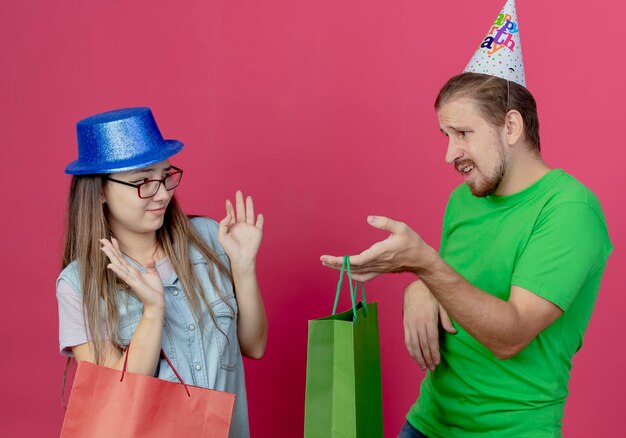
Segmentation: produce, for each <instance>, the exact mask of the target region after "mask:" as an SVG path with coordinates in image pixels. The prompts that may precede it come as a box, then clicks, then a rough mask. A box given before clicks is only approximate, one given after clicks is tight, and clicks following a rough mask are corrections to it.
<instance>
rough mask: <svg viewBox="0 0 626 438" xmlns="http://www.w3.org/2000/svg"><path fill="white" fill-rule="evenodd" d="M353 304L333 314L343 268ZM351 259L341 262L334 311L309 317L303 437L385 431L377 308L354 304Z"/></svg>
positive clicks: (362, 435) (348, 437)
mask: <svg viewBox="0 0 626 438" xmlns="http://www.w3.org/2000/svg"><path fill="white" fill-rule="evenodd" d="M345 270H347V272H348V280H349V283H350V296H351V299H352V309H350V310H348V311H346V312H343V313H335V312H336V310H337V302H338V299H339V293H340V291H341V283H342V279H343V275H344V271H345ZM357 289H358V284H355V285H354V286H353V284H352V276H351V273H350V261H349V258H348V257H347V256H346V257H345V258H344V262H343V265H342V267H341V274H340V277H339V283H338V285H337V294H336V296H335V305H334V307H333V313H332V315H331V316H327V317H325V318H320V319H314V320H311V321H309V342H308V352H307V365H306V400H305V417H304V436H305V438H339V437H342V438H343V437H346V438H352V437H357V438H365V437H374V438H379V437H382V436H383V415H382V390H381V380H380V342H379V339H378V308H377V305H376V303H369V304H368V303H367V302H366V299H365V288H364V287H363V284H362V283H361V294H362V297H363V301H360V302H358V303H356V294H357V292H358V290H357Z"/></svg>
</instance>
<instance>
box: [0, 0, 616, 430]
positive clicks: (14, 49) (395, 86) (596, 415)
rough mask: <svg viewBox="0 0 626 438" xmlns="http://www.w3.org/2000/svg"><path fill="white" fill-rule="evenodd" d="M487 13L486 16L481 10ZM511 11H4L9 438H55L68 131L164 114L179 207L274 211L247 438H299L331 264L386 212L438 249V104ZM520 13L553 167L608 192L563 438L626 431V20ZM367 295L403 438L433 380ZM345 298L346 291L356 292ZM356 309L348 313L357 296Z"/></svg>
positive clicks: (70, 149) (293, 5) (85, 7)
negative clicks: (422, 386)
mask: <svg viewBox="0 0 626 438" xmlns="http://www.w3.org/2000/svg"><path fill="white" fill-rule="evenodd" d="M477 3H480V6H477ZM503 3H504V0H484V1H481V2H467V1H461V0H450V1H446V2H418V1H415V0H405V1H393V2H391V1H388V2H382V1H380V2H376V1H363V0H360V1H357V0H315V1H311V0H299V1H287V0H272V1H211V2H206V1H198V0H196V1H191V0H189V1H166V0H159V1H155V0H151V1H148V0H143V1H133V2H127V1H120V0H116V1H104V0H92V1H81V0H75V1H70V0H57V1H54V2H51V1H43V0H39V1H29V2H16V1H14V2H5V4H3V6H2V9H3V10H2V13H1V14H0V37H1V39H0V53H1V55H0V78H1V80H0V99H1V102H2V105H0V139H1V145H2V150H3V151H4V153H5V157H8V161H7V160H5V164H7V167H6V168H5V169H4V170H3V172H2V198H3V202H2V204H3V207H2V213H1V221H2V222H1V226H0V233H1V236H0V241H1V242H2V252H1V253H0V257H1V262H2V266H3V267H2V270H3V275H4V277H5V284H4V290H3V296H4V300H3V303H2V306H1V307H0V309H1V310H0V312H2V315H1V317H0V328H1V331H0V336H1V338H0V341H1V345H3V347H4V348H3V351H4V355H3V358H2V360H0V375H2V379H0V394H2V395H1V397H2V398H1V401H0V403H1V406H0V412H1V414H0V416H1V418H2V430H3V434H4V435H5V436H56V435H58V431H59V430H60V427H61V423H62V417H63V409H62V408H61V406H60V388H61V377H62V373H63V365H64V361H63V359H62V358H61V357H60V356H59V355H58V350H57V307H56V299H55V295H54V280H55V278H56V276H57V274H58V271H59V264H60V253H61V241H62V231H63V216H64V208H65V197H66V192H67V188H68V183H69V177H67V176H65V175H64V174H63V168H64V166H65V165H66V164H67V163H68V162H69V161H70V160H73V159H74V157H75V155H76V141H75V134H74V123H75V122H76V121H77V120H78V119H80V118H83V117H85V116H87V115H90V114H93V113H96V112H100V111H105V110H110V109H114V108H119V107H124V106H136V105H146V106H150V107H152V109H153V111H154V113H155V115H156V118H157V121H158V123H159V125H160V127H161V129H162V131H163V133H164V135H165V136H166V137H168V138H176V139H180V140H182V141H183V142H185V143H186V145H187V146H186V149H185V150H184V151H183V152H182V153H181V154H180V155H179V156H178V157H177V158H176V161H175V163H176V164H177V165H179V166H180V167H182V168H184V169H185V172H186V173H185V180H184V182H183V185H182V186H181V187H180V189H179V191H178V194H179V196H180V198H181V200H182V202H183V206H184V207H185V209H186V210H187V212H188V213H195V214H205V215H208V216H211V217H215V218H221V217H222V208H223V207H222V206H223V200H224V199H225V197H227V196H232V194H233V193H234V191H235V190H236V189H239V188H241V189H243V190H244V191H246V193H251V194H252V195H254V197H255V200H256V202H257V208H258V210H259V211H261V212H263V213H265V216H266V234H265V240H264V243H263V247H262V252H261V255H260V261H259V265H260V266H259V273H260V274H259V275H260V279H261V284H262V289H263V294H264V297H265V302H266V305H267V311H268V314H269V320H270V323H271V326H270V339H269V345H268V349H267V353H266V356H265V358H263V360H261V361H258V362H251V361H249V362H246V372H247V377H248V391H249V400H250V414H251V415H250V416H251V427H252V432H253V436H254V437H276V436H289V437H295V436H301V434H302V430H303V413H304V384H305V363H306V328H307V320H308V319H311V318H316V317H320V316H323V315H325V314H327V313H329V311H330V310H331V306H332V300H333V293H334V291H333V290H334V288H335V284H336V283H335V282H336V279H337V274H336V273H335V272H331V271H327V270H325V269H323V268H322V267H321V266H320V264H319V263H318V257H319V255H320V254H322V253H326V252H330V253H337V254H341V253H347V252H354V251H357V250H360V249H362V248H364V247H366V246H368V245H369V244H370V243H371V242H373V241H374V240H375V239H379V238H382V237H383V236H382V235H381V234H380V233H378V232H376V231H374V230H372V229H370V228H369V227H368V225H367V224H366V222H365V217H366V215H368V214H372V213H373V214H385V215H389V216H392V217H395V218H398V219H400V220H403V221H406V222H408V223H409V224H410V225H412V226H413V227H414V228H415V229H416V230H418V231H419V232H420V233H421V234H422V236H423V237H424V238H425V239H426V240H427V241H428V242H430V243H431V244H432V245H433V246H438V241H439V233H440V227H441V218H442V214H443V209H444V206H445V203H446V200H447V196H448V194H449V192H450V190H451V189H452V188H453V187H455V186H456V185H457V184H459V183H460V179H459V177H458V176H457V175H456V174H455V172H454V171H453V170H452V168H451V167H450V166H446V165H445V164H444V161H443V157H444V152H445V147H446V142H445V138H444V137H443V136H442V135H441V134H440V133H439V131H438V127H437V122H436V118H435V114H434V111H433V109H432V104H433V101H434V98H435V96H436V93H437V91H438V89H439V87H440V86H441V85H442V84H443V82H445V80H446V79H447V78H448V77H450V76H451V75H453V74H456V73H457V72H460V71H461V70H462V69H463V68H464V66H465V64H466V62H467V61H468V60H469V58H470V57H471V55H472V53H473V51H474V49H475V48H476V47H477V45H478V44H479V42H480V41H481V38H482V37H483V35H484V33H485V32H486V31H487V28H488V26H489V25H490V23H491V20H493V19H494V18H495V16H496V15H497V13H498V12H499V10H500V8H501V7H502V5H503ZM563 4H564V2H546V1H539V0H526V1H523V0H520V1H518V18H519V20H520V26H521V35H522V44H523V49H524V55H525V62H526V74H527V80H528V86H529V88H530V90H531V91H532V92H533V93H534V95H535V96H536V98H537V101H538V104H539V111H540V119H541V128H542V129H541V139H542V144H543V147H544V157H545V159H546V160H547V162H548V163H549V164H550V165H552V166H554V167H562V168H564V169H565V170H566V171H568V172H570V173H572V174H573V175H575V176H576V177H577V178H578V179H580V180H581V181H582V182H583V183H585V184H586V185H588V186H589V187H591V188H592V189H593V190H594V191H595V193H596V194H597V195H598V197H599V198H600V200H601V202H602V204H603V206H604V210H605V213H606V216H607V218H608V223H609V227H610V233H611V236H612V239H613V243H614V246H615V251H614V253H613V255H612V257H611V258H610V260H609V264H608V267H607V271H606V275H605V279H604V283H603V285H602V289H601V292H600V299H599V301H598V305H597V308H596V311H595V314H594V316H593V318H592V321H591V325H590V327H589V330H588V333H587V337H586V341H585V346H584V348H583V350H582V352H581V353H580V354H578V355H577V356H576V358H575V361H574V363H575V365H574V369H573V374H572V379H571V384H570V390H571V395H570V398H569V400H568V403H567V406H566V414H565V420H564V421H565V426H564V429H565V435H566V436H569V437H582V436H617V435H620V434H621V433H623V413H624V408H625V406H624V402H623V394H624V391H625V390H626V384H625V383H624V367H625V366H626V355H625V353H624V340H623V329H624V322H623V312H622V309H623V307H624V306H625V305H626V298H625V295H624V294H623V284H624V265H625V263H626V254H625V252H624V247H625V245H626V234H625V232H624V224H625V219H626V213H625V209H624V205H623V196H624V189H625V188H626V187H625V183H624V178H623V173H624V169H623V168H624V162H626V152H625V150H626V148H625V147H624V146H626V145H625V142H624V135H623V129H624V109H623V106H622V105H623V102H624V100H625V99H626V93H625V89H624V67H625V66H626V62H625V60H624V44H625V43H626V39H625V37H624V33H623V32H622V27H621V26H618V25H617V23H618V21H619V20H620V19H621V18H620V17H623V15H624V12H626V10H625V9H626V8H625V7H624V3H623V2H621V1H618V0H607V1H603V2H584V3H583V4H580V3H579V4H578V6H576V4H575V3H572V2H569V3H568V5H569V7H568V9H564V8H563V7H562V5H563ZM409 281H410V277H409V276H404V275H401V276H389V277H387V278H381V279H376V280H374V281H372V282H371V284H370V285H369V288H368V289H369V291H370V295H371V298H372V299H375V300H377V301H378V302H379V303H380V332H381V350H382V351H381V354H382V371H383V396H384V416H385V430H386V436H395V435H394V434H395V433H397V431H398V428H399V427H400V425H401V423H402V422H403V418H404V415H405V413H406V411H407V410H408V408H409V406H410V405H411V404H412V402H413V401H414V399H415V397H416V396H417V394H418V385H419V382H420V381H421V379H422V377H423V374H422V372H421V371H420V370H419V369H418V367H417V365H416V364H415V363H413V362H412V361H411V359H410V357H409V356H408V354H407V353H406V350H405V347H404V343H403V335H402V324H401V303H402V298H401V297H402V288H403V287H404V285H405V284H407V283H408V282H409ZM344 298H345V297H344ZM343 305H344V307H345V306H347V299H346V300H344V301H343Z"/></svg>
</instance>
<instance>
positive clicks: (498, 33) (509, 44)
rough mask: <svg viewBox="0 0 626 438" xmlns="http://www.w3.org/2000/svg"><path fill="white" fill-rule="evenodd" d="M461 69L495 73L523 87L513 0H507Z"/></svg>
mask: <svg viewBox="0 0 626 438" xmlns="http://www.w3.org/2000/svg"><path fill="white" fill-rule="evenodd" d="M463 72H464V73H465V72H473V73H484V74H487V75H491V76H497V77H499V78H502V79H506V80H509V81H513V82H515V83H518V84H519V85H521V86H523V87H526V78H525V75H524V61H523V59H522V45H521V43H520V36H519V27H518V25H517V13H516V12H515V0H507V2H506V4H505V5H504V7H503V8H502V12H500V15H498V18H496V21H494V22H493V25H492V26H491V28H490V29H489V32H488V33H487V36H486V37H485V39H484V40H483V42H482V43H481V45H480V47H479V48H478V50H476V53H474V56H472V59H471V60H470V62H469V64H467V67H465V70H464V71H463Z"/></svg>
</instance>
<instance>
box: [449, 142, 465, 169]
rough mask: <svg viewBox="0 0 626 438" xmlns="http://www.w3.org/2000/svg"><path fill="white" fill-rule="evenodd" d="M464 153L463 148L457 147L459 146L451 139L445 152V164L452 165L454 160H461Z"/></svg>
mask: <svg viewBox="0 0 626 438" xmlns="http://www.w3.org/2000/svg"><path fill="white" fill-rule="evenodd" d="M464 153H465V151H463V148H461V147H459V145H458V144H457V142H455V141H454V139H452V138H451V139H449V140H448V150H447V151H446V163H448V164H452V163H454V162H455V161H456V160H458V159H459V158H461V157H462V156H463V154H464Z"/></svg>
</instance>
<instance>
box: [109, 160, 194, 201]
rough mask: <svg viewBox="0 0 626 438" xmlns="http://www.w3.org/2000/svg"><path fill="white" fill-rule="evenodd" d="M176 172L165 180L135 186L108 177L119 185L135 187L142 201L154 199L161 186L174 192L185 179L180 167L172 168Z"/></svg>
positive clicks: (153, 180) (154, 180)
mask: <svg viewBox="0 0 626 438" xmlns="http://www.w3.org/2000/svg"><path fill="white" fill-rule="evenodd" d="M171 168H172V169H174V170H175V172H172V173H170V174H169V175H167V176H166V177H165V178H162V179H149V180H147V181H144V182H141V183H137V184H133V183H129V182H126V181H120V180H118V179H113V178H110V177H108V176H107V177H106V179H107V180H109V181H113V182H116V183H118V184H124V185H125V186H130V187H135V188H136V189H137V195H139V197H140V198H141V199H146V198H152V197H153V196H154V195H156V194H157V192H158V191H159V188H160V187H161V184H163V186H164V187H165V190H168V191H169V190H174V189H175V188H176V187H178V184H180V180H181V179H182V178H183V170H182V169H179V168H178V167H175V166H171Z"/></svg>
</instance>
